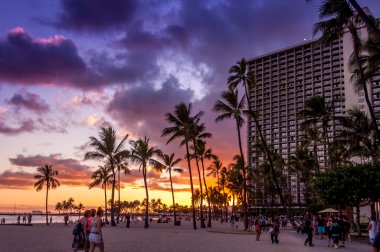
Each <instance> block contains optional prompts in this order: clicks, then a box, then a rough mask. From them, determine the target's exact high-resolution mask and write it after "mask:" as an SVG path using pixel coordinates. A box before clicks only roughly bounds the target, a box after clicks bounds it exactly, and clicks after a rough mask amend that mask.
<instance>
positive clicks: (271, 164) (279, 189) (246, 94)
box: [244, 82, 288, 212]
mask: <svg viewBox="0 0 380 252" xmlns="http://www.w3.org/2000/svg"><path fill="white" fill-rule="evenodd" d="M244 88H245V96H246V98H247V103H248V108H249V111H250V112H251V113H254V111H253V110H252V107H251V102H250V99H249V96H248V88H247V83H246V82H244ZM253 121H254V123H255V126H256V130H257V132H259V137H260V140H261V142H262V144H263V146H264V149H265V154H266V156H267V159H268V162H269V168H270V171H271V173H272V176H273V181H274V184H275V186H276V191H277V193H278V195H279V197H280V201H281V204H282V206H283V207H284V210H285V212H287V209H288V207H287V205H286V203H285V198H284V195H283V194H282V190H281V187H280V185H279V183H278V179H277V176H276V172H275V168H274V163H273V159H272V155H271V153H270V151H269V148H268V145H267V143H266V141H265V138H264V136H263V132H262V131H261V127H260V124H259V122H258V121H257V119H256V118H255V116H253Z"/></svg>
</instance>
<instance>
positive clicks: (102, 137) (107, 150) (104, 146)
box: [84, 127, 129, 226]
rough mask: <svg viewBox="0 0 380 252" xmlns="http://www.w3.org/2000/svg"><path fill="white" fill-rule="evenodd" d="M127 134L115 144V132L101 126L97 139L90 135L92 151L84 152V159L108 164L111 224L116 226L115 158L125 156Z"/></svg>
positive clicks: (126, 154) (120, 158)
mask: <svg viewBox="0 0 380 252" xmlns="http://www.w3.org/2000/svg"><path fill="white" fill-rule="evenodd" d="M127 138H128V135H126V136H124V137H123V139H122V140H121V141H120V142H119V144H117V140H116V132H115V130H114V129H112V128H111V127H108V128H101V129H100V132H99V139H97V138H95V137H90V146H91V147H93V148H94V149H95V150H94V151H89V152H87V153H86V154H85V156H84V159H85V160H90V159H91V160H105V161H106V163H107V164H108V165H109V166H110V169H111V172H112V192H111V226H116V222H115V207H114V203H115V188H116V163H117V160H122V159H123V158H124V157H127V156H128V154H129V152H128V151H127V150H125V149H124V144H125V141H126V140H127Z"/></svg>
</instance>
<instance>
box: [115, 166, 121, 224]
mask: <svg viewBox="0 0 380 252" xmlns="http://www.w3.org/2000/svg"><path fill="white" fill-rule="evenodd" d="M117 176H118V184H119V186H118V187H119V188H118V189H119V190H117V191H118V196H119V197H118V198H119V203H118V205H119V206H118V208H119V209H118V214H119V215H120V210H121V208H120V169H118V170H117ZM116 221H117V224H119V218H116Z"/></svg>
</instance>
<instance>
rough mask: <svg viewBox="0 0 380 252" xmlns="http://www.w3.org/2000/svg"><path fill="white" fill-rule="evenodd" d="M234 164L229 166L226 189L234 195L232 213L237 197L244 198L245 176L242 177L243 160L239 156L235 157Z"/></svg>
mask: <svg viewBox="0 0 380 252" xmlns="http://www.w3.org/2000/svg"><path fill="white" fill-rule="evenodd" d="M233 161H234V162H232V163H230V164H229V170H228V171H227V173H226V187H227V189H228V190H229V191H230V192H231V194H232V212H233V211H234V208H235V196H239V195H240V196H241V197H240V198H241V199H242V198H243V191H244V188H243V187H242V185H243V181H244V179H243V175H242V171H243V168H242V158H241V156H239V155H235V156H234V157H233Z"/></svg>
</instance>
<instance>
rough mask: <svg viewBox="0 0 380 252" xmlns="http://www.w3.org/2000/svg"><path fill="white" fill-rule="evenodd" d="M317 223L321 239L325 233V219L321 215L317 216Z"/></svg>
mask: <svg viewBox="0 0 380 252" xmlns="http://www.w3.org/2000/svg"><path fill="white" fill-rule="evenodd" d="M317 223H318V230H317V231H318V234H319V237H320V238H321V240H322V239H323V235H324V234H325V231H326V230H325V219H323V218H322V216H321V215H319V216H318V218H317Z"/></svg>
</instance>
